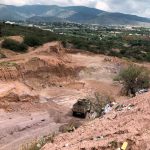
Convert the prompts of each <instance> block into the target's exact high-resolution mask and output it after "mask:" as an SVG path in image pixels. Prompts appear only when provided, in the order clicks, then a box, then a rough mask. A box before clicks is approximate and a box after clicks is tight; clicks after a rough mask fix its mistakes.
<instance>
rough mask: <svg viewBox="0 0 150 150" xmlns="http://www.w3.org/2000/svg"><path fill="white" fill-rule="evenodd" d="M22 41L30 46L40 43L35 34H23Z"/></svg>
mask: <svg viewBox="0 0 150 150" xmlns="http://www.w3.org/2000/svg"><path fill="white" fill-rule="evenodd" d="M24 43H25V44H27V45H28V46H31V47H35V46H39V45H42V42H41V40H40V39H39V38H38V37H36V36H25V37H24Z"/></svg>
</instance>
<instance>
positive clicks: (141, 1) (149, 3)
mask: <svg viewBox="0 0 150 150" xmlns="http://www.w3.org/2000/svg"><path fill="white" fill-rule="evenodd" d="M0 3H1V4H9V5H25V4H28V5H33V4H44V5H60V6H70V5H71V6H74V5H82V6H88V7H95V8H98V9H102V10H105V11H110V12H122V13H129V14H135V15H139V16H145V17H150V0H0Z"/></svg>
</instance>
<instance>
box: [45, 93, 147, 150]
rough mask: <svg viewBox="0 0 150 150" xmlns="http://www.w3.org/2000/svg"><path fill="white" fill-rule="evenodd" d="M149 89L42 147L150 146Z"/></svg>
mask: <svg viewBox="0 0 150 150" xmlns="http://www.w3.org/2000/svg"><path fill="white" fill-rule="evenodd" d="M149 97H150V92H148V93H146V94H142V95H139V96H137V97H135V98H133V99H128V100H125V101H121V102H120V105H119V107H118V108H117V107H116V109H113V110H112V111H110V112H109V113H108V114H106V115H105V116H104V117H102V118H99V119H95V120H94V121H92V122H89V123H86V124H85V125H83V126H82V127H80V128H78V129H77V130H76V131H74V132H72V133H65V134H61V135H59V136H57V137H56V138H55V139H54V142H53V143H50V144H47V145H46V146H45V147H44V148H43V150H49V149H50V150H57V149H60V150H93V149H94V150H113V149H114V150H116V149H117V148H121V146H122V144H123V143H124V142H126V141H127V142H128V147H127V149H130V150H149V149H150V110H149V107H150V102H149Z"/></svg>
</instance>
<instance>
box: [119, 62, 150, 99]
mask: <svg viewBox="0 0 150 150" xmlns="http://www.w3.org/2000/svg"><path fill="white" fill-rule="evenodd" d="M117 79H118V81H121V82H122V84H123V86H124V87H123V89H124V91H125V92H124V93H125V95H130V94H132V95H133V96H135V95H136V92H137V91H138V90H139V89H143V88H149V86H150V77H149V71H148V70H147V69H146V68H144V67H139V66H136V65H134V64H131V65H130V66H128V67H127V68H125V69H123V70H121V71H120V73H119V75H118V77H117Z"/></svg>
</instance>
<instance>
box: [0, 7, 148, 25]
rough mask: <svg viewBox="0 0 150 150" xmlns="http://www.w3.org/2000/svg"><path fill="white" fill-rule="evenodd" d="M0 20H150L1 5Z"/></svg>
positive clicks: (85, 9) (84, 9)
mask: <svg viewBox="0 0 150 150" xmlns="http://www.w3.org/2000/svg"><path fill="white" fill-rule="evenodd" d="M0 20H9V21H12V20H13V21H15V20H16V21H18V20H24V21H30V22H62V21H64V22H67V21H69V22H70V21H71V22H76V23H87V24H100V25H126V24H129V25H130V24H147V23H150V19H148V18H144V17H138V16H135V15H129V14H122V13H110V12H105V11H102V10H99V9H95V8H89V7H84V6H71V7H60V6H56V5H25V6H19V7H17V6H11V5H0Z"/></svg>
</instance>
